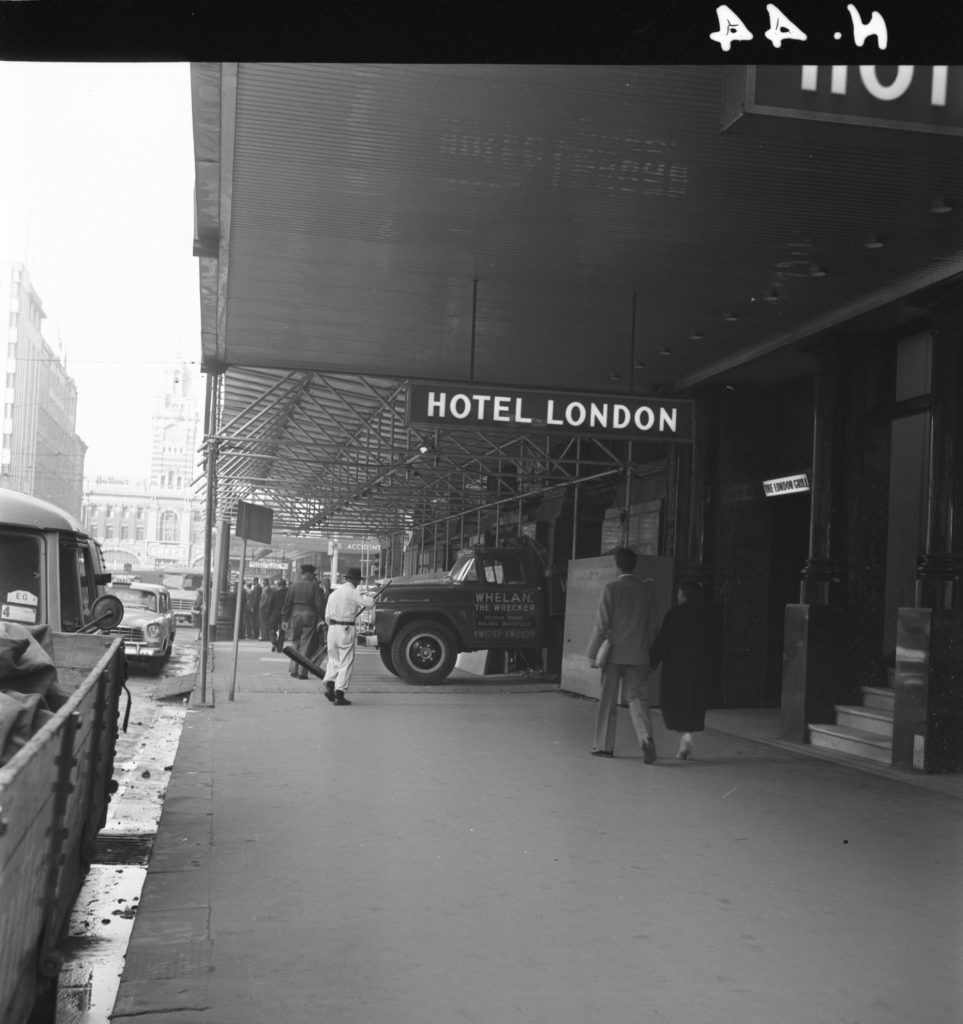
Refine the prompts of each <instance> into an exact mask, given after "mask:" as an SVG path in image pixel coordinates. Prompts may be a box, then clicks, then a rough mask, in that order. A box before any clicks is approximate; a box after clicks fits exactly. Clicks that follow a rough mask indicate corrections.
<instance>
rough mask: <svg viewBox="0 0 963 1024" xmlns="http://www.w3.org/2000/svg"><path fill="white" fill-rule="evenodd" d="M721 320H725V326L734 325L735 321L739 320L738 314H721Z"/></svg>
mask: <svg viewBox="0 0 963 1024" xmlns="http://www.w3.org/2000/svg"><path fill="white" fill-rule="evenodd" d="M722 319H723V320H725V322H726V323H727V324H731V323H734V322H735V321H736V320H738V319H739V314H738V313H731V312H730V313H723V314H722Z"/></svg>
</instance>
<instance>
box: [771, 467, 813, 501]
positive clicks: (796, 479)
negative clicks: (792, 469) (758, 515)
mask: <svg viewBox="0 0 963 1024" xmlns="http://www.w3.org/2000/svg"><path fill="white" fill-rule="evenodd" d="M762 490H763V493H764V494H765V495H766V497H767V498H772V497H775V496H776V495H779V494H793V493H796V492H799V491H808V490H809V477H808V476H806V475H805V473H800V474H798V475H797V476H781V477H778V478H777V479H775V480H763V482H762Z"/></svg>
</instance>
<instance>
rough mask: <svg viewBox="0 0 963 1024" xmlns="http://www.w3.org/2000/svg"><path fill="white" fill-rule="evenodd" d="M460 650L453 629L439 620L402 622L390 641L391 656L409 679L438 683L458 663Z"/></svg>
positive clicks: (417, 681) (399, 672) (402, 673)
mask: <svg viewBox="0 0 963 1024" xmlns="http://www.w3.org/2000/svg"><path fill="white" fill-rule="evenodd" d="M457 657H458V651H457V649H456V647H455V640H454V637H453V636H452V634H451V632H450V630H449V629H448V628H447V627H445V626H443V625H441V624H440V623H438V622H412V623H411V624H410V625H407V626H402V628H401V629H400V630H399V632H398V635H397V636H396V637H395V638H394V640H393V641H392V643H391V660H392V661H393V662H394V665H395V668H396V670H397V672H398V675H399V676H401V678H402V679H405V680H407V681H408V682H409V683H438V682H441V680H442V679H447V678H448V676H449V675H450V673H451V670H452V669H453V668H454V667H455V659H456V658H457Z"/></svg>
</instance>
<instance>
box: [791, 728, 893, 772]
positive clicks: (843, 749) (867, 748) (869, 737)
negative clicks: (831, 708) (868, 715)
mask: <svg viewBox="0 0 963 1024" xmlns="http://www.w3.org/2000/svg"><path fill="white" fill-rule="evenodd" d="M809 742H810V743H811V744H812V745H813V746H814V747H822V748H823V749H824V750H836V751H839V753H841V754H849V755H850V756H851V757H862V758H867V759H868V760H870V761H877V762H879V763H880V764H892V761H893V741H892V740H891V739H887V738H886V737H885V736H880V735H879V734H878V733H873V732H866V731H865V730H863V729H852V728H850V727H849V726H845V725H828V724H826V725H810V726H809Z"/></svg>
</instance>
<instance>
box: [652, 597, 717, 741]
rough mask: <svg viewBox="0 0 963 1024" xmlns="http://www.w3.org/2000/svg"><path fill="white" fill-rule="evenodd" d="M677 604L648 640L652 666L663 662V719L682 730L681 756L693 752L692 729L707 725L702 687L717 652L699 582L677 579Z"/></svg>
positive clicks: (713, 622) (709, 609)
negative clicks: (654, 636)
mask: <svg viewBox="0 0 963 1024" xmlns="http://www.w3.org/2000/svg"><path fill="white" fill-rule="evenodd" d="M676 596H677V599H678V605H677V606H676V607H675V608H671V609H670V610H669V611H668V612H666V615H665V619H664V620H663V622H662V628H661V629H660V630H659V635H658V636H657V637H656V638H655V641H654V643H653V644H652V650H651V652H650V657H651V660H652V665H653V667H655V666H658V665H660V664H661V665H662V720H663V721H664V722H665V727H666V728H667V729H671V730H672V731H673V732H678V733H681V734H682V735H681V737H680V740H679V752H678V753H677V754H676V757H678V758H679V759H680V760H683V761H686V760H688V758H689V756H690V754H691V753H692V734H693V733H694V732H702V731H703V730H704V729H705V725H706V689H707V684H708V681H709V679H710V678H711V677H712V676H713V675H714V673H715V672H716V671H717V665H716V662H717V660H718V657H719V643H718V627H717V622H716V615H715V609H714V608H713V607H712V606H711V605H709V604H706V603H704V602H703V601H702V593H701V590H700V587H699V584H698V583H694V582H692V581H691V580H684V581H683V582H682V583H680V584H679V590H678V593H677V595H676Z"/></svg>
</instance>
